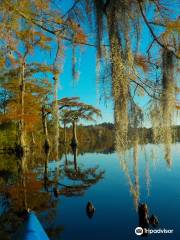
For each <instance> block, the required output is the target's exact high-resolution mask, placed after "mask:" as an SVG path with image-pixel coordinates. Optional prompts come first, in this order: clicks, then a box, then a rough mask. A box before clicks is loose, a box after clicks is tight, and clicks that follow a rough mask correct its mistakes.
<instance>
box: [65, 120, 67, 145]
mask: <svg viewBox="0 0 180 240" xmlns="http://www.w3.org/2000/svg"><path fill="white" fill-rule="evenodd" d="M66 138H67V134H66V122H64V145H66Z"/></svg>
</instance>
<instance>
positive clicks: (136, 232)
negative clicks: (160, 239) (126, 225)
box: [135, 227, 143, 236]
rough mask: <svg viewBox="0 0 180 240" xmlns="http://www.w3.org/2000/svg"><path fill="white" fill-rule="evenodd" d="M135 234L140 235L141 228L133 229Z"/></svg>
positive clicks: (141, 232)
mask: <svg viewBox="0 0 180 240" xmlns="http://www.w3.org/2000/svg"><path fill="white" fill-rule="evenodd" d="M135 234H136V235H139V236H140V235H142V234H143V229H142V227H137V228H135Z"/></svg>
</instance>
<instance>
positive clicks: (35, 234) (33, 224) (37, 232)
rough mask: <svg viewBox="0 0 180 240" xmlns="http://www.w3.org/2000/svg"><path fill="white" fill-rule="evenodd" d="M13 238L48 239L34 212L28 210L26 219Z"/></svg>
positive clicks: (27, 239) (25, 239) (23, 239)
mask: <svg viewBox="0 0 180 240" xmlns="http://www.w3.org/2000/svg"><path fill="white" fill-rule="evenodd" d="M15 240H49V238H48V236H47V234H46V232H45V231H44V229H43V227H42V225H41V223H40V222H39V220H38V219H37V217H36V215H35V213H34V212H29V213H28V216H27V219H26V220H25V222H24V223H23V225H22V226H21V227H20V229H19V231H18V232H17V234H16V236H15Z"/></svg>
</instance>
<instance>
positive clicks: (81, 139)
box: [0, 122, 180, 153]
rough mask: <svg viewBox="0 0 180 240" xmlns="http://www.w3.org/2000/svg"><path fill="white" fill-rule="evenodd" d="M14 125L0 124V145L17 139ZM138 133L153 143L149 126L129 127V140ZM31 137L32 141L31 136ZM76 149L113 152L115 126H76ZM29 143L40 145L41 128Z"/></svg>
mask: <svg viewBox="0 0 180 240" xmlns="http://www.w3.org/2000/svg"><path fill="white" fill-rule="evenodd" d="M16 127H17V126H16V125H15V124H14V123H12V122H11V123H3V124H0V146H1V148H4V147H13V146H14V145H15V143H16V141H17V132H16ZM48 128H49V133H50V139H51V138H52V133H51V123H49V126H48ZM66 132H67V139H66V141H67V148H69V144H70V142H71V137H72V128H71V127H68V128H67V130H66ZM173 132H174V138H173V141H174V142H178V141H180V126H174V127H173ZM135 133H136V134H137V135H138V138H139V143H140V144H145V143H154V142H153V131H152V129H151V128H138V129H129V140H132V138H133V137H134V134H135ZM31 137H33V141H32V138H31ZM77 138H78V149H79V152H81V153H83V152H94V151H96V152H113V151H114V142H115V127H114V124H113V123H101V124H97V125H88V126H82V125H79V126H78V128H77ZM28 141H29V143H30V145H31V142H35V146H38V147H39V146H40V145H41V143H42V142H43V134H42V132H41V130H39V131H37V132H36V134H34V136H29V140H28ZM59 141H60V145H61V146H63V145H64V130H63V128H60V139H59Z"/></svg>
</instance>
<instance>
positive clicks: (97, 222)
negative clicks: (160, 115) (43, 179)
mask: <svg viewBox="0 0 180 240" xmlns="http://www.w3.org/2000/svg"><path fill="white" fill-rule="evenodd" d="M127 155H128V156H127V158H126V160H125V167H124V165H123V164H122V161H121V160H120V157H119V155H118V154H117V153H113V154H96V153H87V154H84V155H79V156H78V165H81V164H82V165H83V166H86V167H93V166H94V165H97V164H98V165H99V166H100V168H101V169H104V170H105V176H104V179H102V180H100V181H99V182H98V183H97V184H96V185H93V186H91V187H90V188H89V189H88V190H87V191H86V192H85V195H84V196H81V197H71V198H67V197H63V196H62V197H59V203H58V205H57V212H56V217H55V219H54V223H53V225H54V226H56V225H59V224H62V225H63V226H64V231H63V232H62V235H61V236H62V239H65V240H66V239H73V240H81V239H82V240H84V239H86V240H90V239H93V240H98V239H104V240H106V239H107V240H108V239H113V240H118V239H127V240H129V239H130V240H131V239H138V238H139V236H136V235H135V233H134V229H135V228H136V227H137V226H138V225H139V223H138V213H137V211H136V201H137V202H141V203H143V202H145V203H147V206H148V208H149V212H150V214H155V215H156V216H157V217H158V219H159V222H160V224H159V227H158V228H162V229H163V228H166V229H174V233H173V234H151V235H148V238H149V239H158V240H159V239H169V240H170V239H176V240H177V239H180V229H179V214H180V207H179V200H180V174H179V169H180V162H179V161H178V160H179V159H178V157H179V156H180V144H179V143H178V144H174V145H173V146H172V159H173V162H172V167H171V168H169V167H168V165H167V163H166V161H165V159H164V157H163V155H164V153H163V146H160V145H159V146H154V145H151V144H148V145H146V146H143V147H139V153H138V160H137V162H136V166H135V169H134V167H133V164H134V163H133V150H132V149H131V150H130V151H129V152H128V154H127ZM68 159H69V160H72V156H71V155H68ZM57 164H62V162H58V163H57V162H51V163H49V171H50V170H53V169H54V168H56V167H57ZM134 174H135V175H136V176H134ZM89 200H91V201H92V202H93V204H94V206H95V208H96V212H95V214H94V216H93V218H92V219H89V218H88V217H87V215H86V211H85V209H86V204H87V202H88V201H89Z"/></svg>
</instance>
